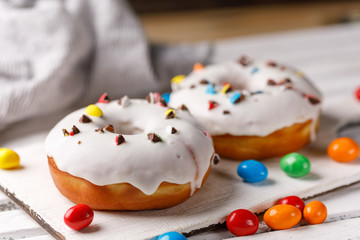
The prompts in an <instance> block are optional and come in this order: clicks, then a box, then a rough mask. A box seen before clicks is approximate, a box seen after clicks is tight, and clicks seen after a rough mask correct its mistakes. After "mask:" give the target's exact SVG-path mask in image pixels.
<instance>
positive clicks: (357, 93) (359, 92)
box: [355, 87, 360, 101]
mask: <svg viewBox="0 0 360 240" xmlns="http://www.w3.org/2000/svg"><path fill="white" fill-rule="evenodd" d="M355 97H356V99H357V100H359V101H360V87H358V88H357V89H356V90H355Z"/></svg>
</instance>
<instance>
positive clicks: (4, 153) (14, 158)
mask: <svg viewBox="0 0 360 240" xmlns="http://www.w3.org/2000/svg"><path fill="white" fill-rule="evenodd" d="M19 166H20V157H19V155H18V154H17V153H16V152H14V151H13V150H11V149H9V148H0V168H1V169H12V168H17V167H19Z"/></svg>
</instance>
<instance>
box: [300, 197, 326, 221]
mask: <svg viewBox="0 0 360 240" xmlns="http://www.w3.org/2000/svg"><path fill="white" fill-rule="evenodd" d="M303 214H304V218H305V220H306V221H307V222H308V223H310V224H319V223H323V222H324V221H325V219H326V217H327V209H326V206H325V205H324V204H323V203H322V202H320V201H312V202H309V203H308V204H306V206H305V208H304V211H303Z"/></svg>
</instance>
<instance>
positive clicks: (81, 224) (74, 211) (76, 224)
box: [64, 204, 94, 230]
mask: <svg viewBox="0 0 360 240" xmlns="http://www.w3.org/2000/svg"><path fill="white" fill-rule="evenodd" d="M93 219H94V211H93V210H92V209H91V208H90V207H89V206H87V205H85V204H77V205H75V206H73V207H71V208H69V209H68V210H67V211H66V213H65V215H64V222H65V224H66V225H67V226H68V227H70V228H72V229H74V230H80V229H83V228H85V227H87V226H89V225H90V223H91V222H92V221H93Z"/></svg>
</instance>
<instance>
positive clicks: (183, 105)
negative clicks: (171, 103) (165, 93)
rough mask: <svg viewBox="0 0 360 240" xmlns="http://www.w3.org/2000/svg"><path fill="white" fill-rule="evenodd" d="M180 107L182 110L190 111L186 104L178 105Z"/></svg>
mask: <svg viewBox="0 0 360 240" xmlns="http://www.w3.org/2000/svg"><path fill="white" fill-rule="evenodd" d="M178 109H180V110H182V111H189V109H188V108H187V106H186V105H185V104H181V106H180V107H178Z"/></svg>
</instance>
